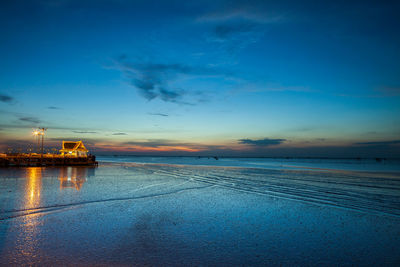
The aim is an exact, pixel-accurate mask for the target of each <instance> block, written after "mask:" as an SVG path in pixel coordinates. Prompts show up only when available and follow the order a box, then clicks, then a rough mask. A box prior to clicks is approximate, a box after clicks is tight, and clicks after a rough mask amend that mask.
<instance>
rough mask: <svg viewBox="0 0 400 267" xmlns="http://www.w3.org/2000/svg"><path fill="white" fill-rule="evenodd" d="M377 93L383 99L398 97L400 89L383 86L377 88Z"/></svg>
mask: <svg viewBox="0 0 400 267" xmlns="http://www.w3.org/2000/svg"><path fill="white" fill-rule="evenodd" d="M377 91H378V92H380V93H381V95H382V96H385V97H393V96H400V87H388V86H383V87H379V88H377Z"/></svg>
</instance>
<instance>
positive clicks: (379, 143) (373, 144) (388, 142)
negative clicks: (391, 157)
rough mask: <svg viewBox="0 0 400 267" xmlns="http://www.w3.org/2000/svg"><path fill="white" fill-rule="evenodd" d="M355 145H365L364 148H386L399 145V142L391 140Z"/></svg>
mask: <svg viewBox="0 0 400 267" xmlns="http://www.w3.org/2000/svg"><path fill="white" fill-rule="evenodd" d="M354 144H355V145H366V146H382V145H383V146H388V145H396V144H400V140H391V141H372V142H359V143H354Z"/></svg>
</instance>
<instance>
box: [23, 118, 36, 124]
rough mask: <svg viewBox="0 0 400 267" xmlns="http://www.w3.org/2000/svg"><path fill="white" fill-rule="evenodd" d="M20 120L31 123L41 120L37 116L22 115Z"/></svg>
mask: <svg viewBox="0 0 400 267" xmlns="http://www.w3.org/2000/svg"><path fill="white" fill-rule="evenodd" d="M19 120H20V121H23V122H30V123H35V124H38V123H40V120H39V119H38V118H35V117H21V118H19Z"/></svg>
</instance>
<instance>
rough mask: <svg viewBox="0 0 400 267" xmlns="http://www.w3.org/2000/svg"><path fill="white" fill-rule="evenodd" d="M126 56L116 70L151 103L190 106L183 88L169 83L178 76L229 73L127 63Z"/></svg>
mask: <svg viewBox="0 0 400 267" xmlns="http://www.w3.org/2000/svg"><path fill="white" fill-rule="evenodd" d="M126 58H127V57H126V56H121V57H120V58H119V59H118V60H117V66H118V68H119V69H120V70H121V71H122V72H123V73H124V75H125V76H126V77H127V78H128V79H129V80H130V83H131V85H133V86H134V87H135V88H136V89H137V90H138V92H139V94H140V95H141V96H142V97H144V98H145V99H147V100H149V101H151V100H153V99H160V100H162V101H164V102H172V103H178V104H191V103H188V102H187V101H185V99H184V96H186V95H189V94H190V92H189V90H186V89H185V88H176V87H172V86H171V85H170V84H171V82H173V81H175V80H177V79H178V78H179V76H182V75H185V76H207V75H213V76H218V75H219V76H229V75H230V73H228V72H226V71H222V70H218V69H215V68H212V67H207V66H190V65H185V64H180V63H156V62H142V61H140V60H137V61H135V62H127V61H126Z"/></svg>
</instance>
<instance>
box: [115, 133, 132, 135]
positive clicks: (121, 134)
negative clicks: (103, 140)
mask: <svg viewBox="0 0 400 267" xmlns="http://www.w3.org/2000/svg"><path fill="white" fill-rule="evenodd" d="M112 135H128V134H127V133H113V134H112Z"/></svg>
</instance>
